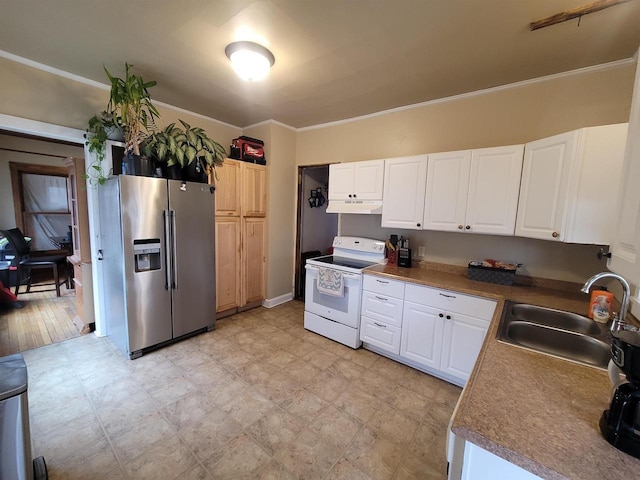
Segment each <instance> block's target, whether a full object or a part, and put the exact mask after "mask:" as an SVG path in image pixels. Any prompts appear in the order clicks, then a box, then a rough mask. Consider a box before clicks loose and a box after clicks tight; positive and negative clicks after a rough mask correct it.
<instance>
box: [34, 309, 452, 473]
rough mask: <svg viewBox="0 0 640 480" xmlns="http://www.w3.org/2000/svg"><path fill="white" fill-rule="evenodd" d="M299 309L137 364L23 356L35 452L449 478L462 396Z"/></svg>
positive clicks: (110, 463) (244, 468)
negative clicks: (347, 341) (325, 328)
mask: <svg viewBox="0 0 640 480" xmlns="http://www.w3.org/2000/svg"><path fill="white" fill-rule="evenodd" d="M302 314H303V304H302V303H301V302H297V301H293V302H289V303H287V304H284V305H281V306H278V307H276V308H272V309H265V308H259V309H256V310H251V311H249V312H244V313H242V314H238V315H235V316H233V317H230V318H227V319H223V320H220V321H218V323H217V328H216V330H215V331H214V332H210V333H206V334H201V335H198V336H196V337H193V338H191V339H189V340H186V341H183V342H180V343H177V344H175V345H172V346H170V347H167V348H164V349H162V350H158V351H156V352H153V353H150V354H148V355H145V356H143V357H142V358H139V359H137V360H133V361H131V360H128V359H127V358H126V357H125V356H124V355H123V354H121V353H120V352H119V351H117V350H116V348H115V346H114V345H113V344H112V343H111V342H110V341H109V340H108V339H106V338H97V337H95V336H94V335H87V336H83V337H80V338H76V339H71V340H68V341H66V342H62V343H58V344H54V345H49V346H45V347H41V348H38V349H35V350H30V351H27V352H24V353H23V355H24V358H25V360H26V362H27V365H28V367H27V368H28V373H29V393H28V394H29V405H30V416H31V430H32V439H33V444H34V452H33V453H34V456H38V455H43V456H44V457H45V459H46V461H47V465H48V467H49V474H50V478H51V479H53V480H61V479H114V480H117V479H163V480H164V479H173V478H177V479H187V480H190V479H202V480H204V479H210V480H214V479H234V480H235V479H244V478H247V479H249V478H255V479H296V478H301V479H325V480H329V479H331V480H334V479H354V480H366V479H381V480H382V479H421V480H427V479H445V478H446V457H445V453H444V452H445V430H446V426H447V423H448V421H449V417H450V415H451V412H452V411H453V408H454V406H455V403H456V401H457V398H458V396H459V394H460V389H459V388H457V387H454V386H452V385H450V384H448V383H445V382H442V381H440V380H438V379H436V378H433V377H431V376H429V375H425V374H423V373H420V372H418V371H416V370H413V369H410V368H408V367H405V366H403V365H401V364H398V363H396V362H393V361H391V360H388V359H386V358H384V357H381V356H379V355H376V354H374V353H371V352H369V351H366V350H363V349H360V350H352V349H350V348H347V347H344V346H342V345H339V344H337V343H335V342H332V341H330V340H327V339H326V338H324V337H321V336H319V335H316V334H314V333H311V332H308V331H306V330H304V328H303V325H302V324H303V321H302Z"/></svg>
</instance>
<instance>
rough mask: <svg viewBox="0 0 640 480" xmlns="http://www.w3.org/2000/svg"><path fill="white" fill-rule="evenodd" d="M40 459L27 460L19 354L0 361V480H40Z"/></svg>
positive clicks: (28, 438)
mask: <svg viewBox="0 0 640 480" xmlns="http://www.w3.org/2000/svg"><path fill="white" fill-rule="evenodd" d="M47 478H48V475H47V467H46V465H45V462H44V458H43V457H38V458H37V459H35V460H33V461H32V460H31V435H30V431H29V402H28V400H27V365H26V364H25V363H24V359H23V358H22V355H20V354H19V353H18V354H15V355H8V356H6V357H1V358H0V480H44V479H47Z"/></svg>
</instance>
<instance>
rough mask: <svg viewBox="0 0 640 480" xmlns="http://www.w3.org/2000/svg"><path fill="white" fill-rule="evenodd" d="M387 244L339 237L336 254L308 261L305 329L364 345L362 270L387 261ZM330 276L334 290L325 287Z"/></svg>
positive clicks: (367, 239)
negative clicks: (361, 331) (361, 306)
mask: <svg viewBox="0 0 640 480" xmlns="http://www.w3.org/2000/svg"><path fill="white" fill-rule="evenodd" d="M384 245H385V244H384V242H383V241H380V240H373V239H370V238H360V237H335V238H334V239H333V255H325V256H322V257H316V258H310V259H308V260H307V264H306V266H305V268H306V271H307V275H306V283H305V301H304V328H306V329H307V330H310V331H312V332H315V333H318V334H320V335H323V336H325V337H327V338H330V339H332V340H335V341H336V342H340V343H342V344H344V345H347V346H349V347H351V348H359V347H360V346H361V345H362V341H361V340H360V302H361V297H362V271H363V270H364V269H365V268H367V267H370V266H372V265H377V264H380V263H384V262H385V258H384ZM326 278H330V279H331V280H332V281H333V283H332V284H331V288H332V289H333V290H332V289H327V288H323V287H324V286H325V282H324V280H325V279H326ZM319 280H322V282H319ZM319 283H321V285H320V287H319V285H318V284H319ZM339 287H342V288H339Z"/></svg>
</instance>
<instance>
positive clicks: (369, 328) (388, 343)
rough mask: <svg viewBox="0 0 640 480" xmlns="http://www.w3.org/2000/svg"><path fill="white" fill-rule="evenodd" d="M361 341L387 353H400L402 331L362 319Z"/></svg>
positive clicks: (368, 319) (381, 323)
mask: <svg viewBox="0 0 640 480" xmlns="http://www.w3.org/2000/svg"><path fill="white" fill-rule="evenodd" d="M360 340H362V341H363V342H366V343H369V344H371V345H375V346H376V347H378V348H381V349H382V350H386V351H387V352H391V353H395V354H396V355H397V354H398V352H400V329H399V328H398V327H394V326H392V325H388V324H386V323H384V322H377V321H376V320H372V319H370V318H367V317H362V323H361V324H360Z"/></svg>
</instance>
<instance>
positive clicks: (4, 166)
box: [0, 135, 84, 230]
mask: <svg viewBox="0 0 640 480" xmlns="http://www.w3.org/2000/svg"><path fill="white" fill-rule="evenodd" d="M70 156H71V157H79V158H82V157H83V156H84V153H83V149H82V147H73V146H69V145H63V144H59V143H50V142H41V141H37V140H31V139H28V138H22V137H14V136H10V135H0V230H5V229H8V228H14V227H15V226H16V217H15V212H14V204H13V192H12V189H11V173H10V170H9V162H16V163H31V164H35V165H52V166H55V167H64V157H70ZM61 157H62V158H61Z"/></svg>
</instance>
